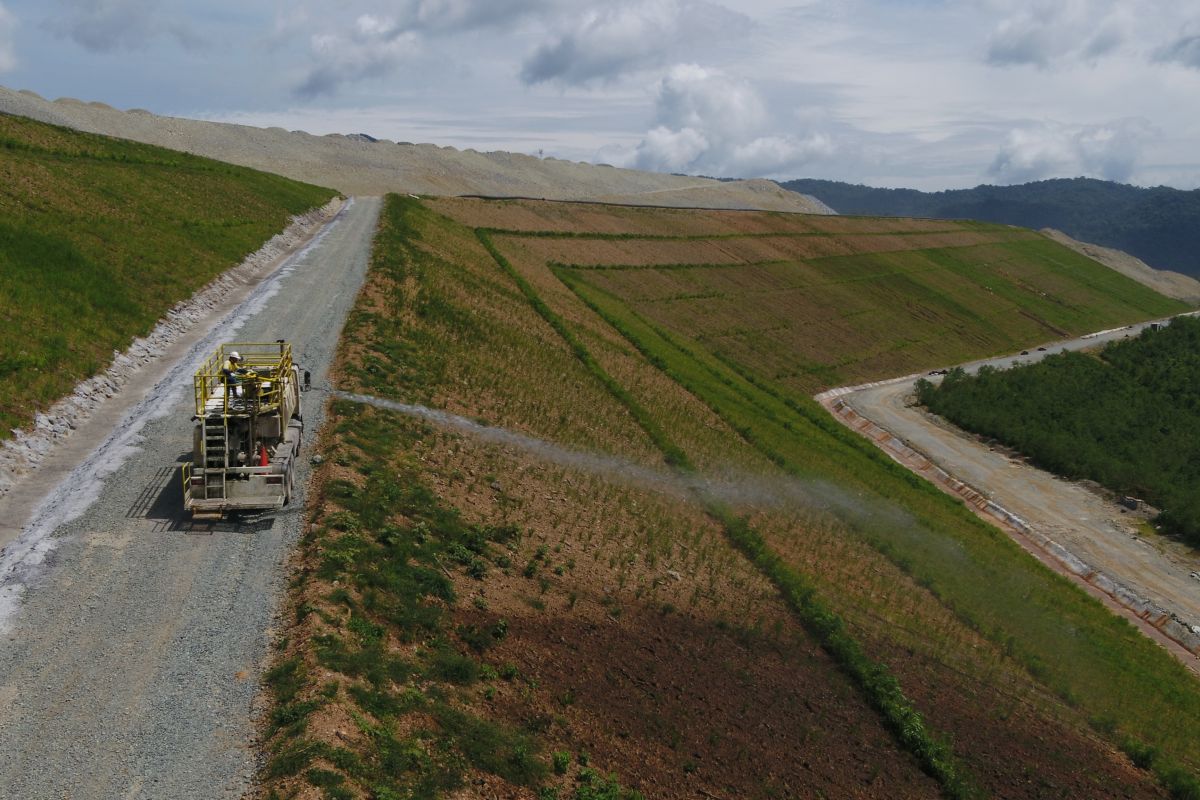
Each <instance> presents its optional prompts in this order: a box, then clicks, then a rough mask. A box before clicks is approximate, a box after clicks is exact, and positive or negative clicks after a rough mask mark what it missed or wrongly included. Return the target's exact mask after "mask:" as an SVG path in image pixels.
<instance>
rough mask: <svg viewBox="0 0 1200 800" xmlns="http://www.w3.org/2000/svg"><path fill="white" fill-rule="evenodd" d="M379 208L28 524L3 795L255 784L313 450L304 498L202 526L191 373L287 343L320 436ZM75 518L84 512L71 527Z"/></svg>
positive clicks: (270, 296)
mask: <svg viewBox="0 0 1200 800" xmlns="http://www.w3.org/2000/svg"><path fill="white" fill-rule="evenodd" d="M379 207H380V202H379V200H378V199H370V198H368V199H362V198H360V199H358V200H357V201H355V202H353V203H351V204H350V205H349V206H348V207H347V208H346V209H344V210H343V211H342V213H341V214H340V215H339V216H338V218H337V219H336V220H334V221H333V222H332V223H330V224H329V225H328V226H327V227H326V228H325V229H324V230H323V231H322V233H321V234H320V235H319V236H318V238H317V239H316V240H314V242H313V243H312V244H311V245H310V246H309V247H308V248H306V249H305V250H303V251H302V252H300V253H298V254H297V255H295V256H293V257H292V258H291V259H290V260H289V261H287V262H285V264H284V265H283V266H282V267H281V268H280V270H279V271H278V272H277V273H275V274H274V276H273V277H271V278H270V279H268V280H267V281H265V282H264V283H263V284H261V285H260V286H259V287H258V288H257V289H256V290H255V291H254V293H253V294H252V295H251V296H250V298H249V299H248V300H246V301H245V302H244V303H243V304H242V305H241V306H240V307H239V308H238V309H237V310H235V311H234V312H232V313H231V315H230V316H229V317H228V318H226V319H225V320H223V321H222V322H220V323H219V324H218V325H217V326H216V328H215V329H214V330H213V331H212V333H211V334H209V335H208V337H207V338H206V339H205V340H204V341H202V342H200V343H198V344H197V345H195V346H194V347H193V348H192V349H191V351H190V352H189V353H188V354H187V355H186V356H185V357H183V358H182V359H180V360H179V361H177V362H176V363H174V364H173V365H171V367H170V368H169V370H168V372H167V377H166V378H164V379H163V381H162V382H161V383H159V384H158V385H157V386H156V387H155V389H154V390H153V391H151V392H150V393H149V394H148V395H147V397H146V399H145V400H143V401H141V403H140V405H138V406H137V407H136V409H134V410H133V415H132V416H130V417H128V418H127V420H128V422H127V423H126V428H125V430H118V431H115V432H114V434H113V435H112V436H111V437H109V438H108V439H107V440H106V441H105V443H104V444H103V445H101V446H100V448H99V449H98V450H97V451H96V452H95V453H93V455H92V456H91V457H89V458H88V459H86V460H85V461H84V462H83V463H81V464H80V466H79V467H78V468H77V469H76V471H75V472H74V473H72V474H71V476H70V477H69V478H68V479H67V481H65V482H64V485H63V486H61V487H59V488H58V489H56V490H55V492H54V493H53V496H52V499H51V501H50V502H48V503H47V504H45V505H44V506H43V507H42V508H41V509H40V510H39V512H38V513H37V514H36V515H35V516H34V518H33V519H32V521H31V522H30V523H29V524H28V525H27V526H26V527H25V529H24V533H23V535H22V540H21V541H20V542H18V544H23V545H25V549H26V550H27V551H28V552H30V553H31V554H34V553H36V557H34V556H31V557H30V558H29V559H28V561H29V563H27V564H22V563H20V561H17V562H16V563H13V561H12V558H13V557H12V556H11V555H10V554H6V557H8V558H9V562H8V563H6V564H5V565H4V567H5V570H3V571H2V574H0V580H2V581H3V584H2V585H0V590H2V591H3V593H4V594H3V597H0V794H2V795H3V796H4V797H5V798H6V800H23V799H24V798H51V797H52V798H56V800H57V799H59V798H78V799H80V800H82V799H83V798H129V800H133V799H134V798H165V797H173V798H226V797H229V798H232V797H241V796H242V795H243V793H244V792H245V791H246V790H247V789H248V788H249V787H250V785H251V781H252V779H253V777H254V773H255V770H256V754H255V751H254V749H253V741H254V730H253V722H252V718H253V712H254V708H255V701H256V697H257V695H258V676H259V675H260V674H261V671H262V667H263V664H264V663H265V660H266V658H267V656H268V647H269V644H270V638H271V634H270V626H271V624H272V620H273V615H274V613H275V612H276V610H277V603H278V602H279V598H280V597H281V594H282V589H283V579H284V561H285V558H286V555H287V553H288V551H289V549H290V548H291V546H292V544H293V543H294V542H295V541H296V539H297V537H298V536H299V533H300V529H301V526H302V524H303V516H302V509H303V507H304V501H305V489H304V486H305V484H306V481H307V477H308V472H309V469H308V466H307V464H308V462H307V458H306V457H304V453H303V451H302V459H301V464H300V466H299V469H298V471H297V489H298V497H296V498H295V499H294V500H293V502H292V504H291V505H290V506H289V507H287V508H285V509H284V510H283V511H281V512H277V513H273V514H268V515H264V516H262V517H260V518H258V519H257V520H252V521H241V522H237V523H232V522H231V523H219V524H215V525H212V526H205V527H201V526H196V527H195V528H193V527H192V525H191V523H190V520H187V519H186V517H185V515H184V513H183V511H182V505H183V497H182V489H181V486H180V483H179V474H180V473H179V468H180V464H181V463H182V462H183V461H186V460H187V459H188V458H190V453H191V448H192V423H191V416H192V413H193V409H192V392H191V376H192V373H193V371H194V369H195V368H196V366H198V364H199V362H200V361H202V360H203V359H204V358H205V357H206V356H207V355H208V354H209V353H210V352H211V351H212V349H213V348H214V347H215V346H216V345H217V344H218V343H221V342H225V341H260V342H271V341H274V340H276V339H280V338H284V339H288V340H289V341H291V342H292V344H293V352H294V354H295V358H296V361H297V362H298V363H299V364H300V365H301V366H302V368H304V369H308V370H310V371H311V373H312V379H313V387H314V391H313V392H310V393H309V394H307V395H306V396H305V409H304V410H305V426H306V429H305V439H306V443H311V441H312V440H313V436H314V434H315V433H316V430H317V428H318V427H319V425H320V424H321V422H322V417H323V406H324V401H325V399H326V392H325V391H324V390H326V389H327V388H328V383H327V370H328V366H329V363H330V360H331V358H332V355H333V352H334V349H335V347H336V344H337V340H338V336H339V334H340V332H341V328H342V323H343V321H344V319H345V316H346V314H347V313H348V311H349V308H350V307H351V305H352V304H353V301H354V297H355V295H356V293H357V291H358V288H359V286H360V285H361V283H362V280H363V277H364V275H365V273H366V268H367V260H368V255H369V252H370V245H371V238H372V235H373V233H374V228H375V221H376V219H377V217H378V213H379ZM115 465H119V466H116V468H115V469H113V467H114V466H115ZM89 496H91V497H94V498H95V499H94V501H91V502H90V503H89V501H88V497H89ZM78 498H83V499H82V500H81V499H78ZM85 506H86V507H85ZM74 511H82V513H79V514H78V516H75V517H74V518H73V519H70V520H69V521H65V522H63V521H62V520H63V519H64V515H65V516H66V517H70V516H72V515H73V512H74ZM38 542H41V544H40V545H38V546H31V544H33V545H37V543H38ZM4 598H7V601H8V602H3V601H4ZM14 598H19V602H13V600H14Z"/></svg>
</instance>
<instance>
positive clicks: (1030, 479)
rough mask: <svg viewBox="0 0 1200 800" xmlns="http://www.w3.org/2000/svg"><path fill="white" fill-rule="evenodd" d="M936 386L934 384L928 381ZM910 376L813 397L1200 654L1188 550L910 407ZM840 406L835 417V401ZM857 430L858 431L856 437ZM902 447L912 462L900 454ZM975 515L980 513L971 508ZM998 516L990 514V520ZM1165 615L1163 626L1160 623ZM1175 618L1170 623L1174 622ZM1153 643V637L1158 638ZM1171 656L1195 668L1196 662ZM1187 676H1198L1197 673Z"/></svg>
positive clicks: (1077, 345) (1108, 335)
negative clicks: (941, 476) (869, 429)
mask: <svg viewBox="0 0 1200 800" xmlns="http://www.w3.org/2000/svg"><path fill="white" fill-rule="evenodd" d="M1141 327H1142V326H1137V327H1136V328H1134V329H1122V330H1118V331H1109V332H1103V333H1102V334H1100V335H1090V336H1088V337H1085V338H1081V339H1077V340H1073V341H1071V342H1063V343H1057V344H1055V345H1053V346H1048V347H1047V348H1046V350H1044V351H1038V350H1034V351H1032V352H1030V353H1028V354H1026V355H1023V356H1014V357H1006V358H1002V359H991V360H988V361H983V362H976V363H974V364H972V365H969V367H968V369H969V371H975V370H977V369H978V368H979V366H981V365H982V364H985V363H987V364H993V365H996V366H999V367H1005V366H1010V365H1012V364H1013V363H1014V362H1016V361H1032V360H1036V359H1038V358H1041V357H1044V356H1045V355H1048V354H1049V353H1052V352H1058V351H1059V350H1061V349H1082V348H1086V347H1092V346H1095V345H1097V344H1099V343H1101V342H1104V341H1109V340H1113V339H1117V338H1121V337H1123V336H1125V335H1127V334H1128V335H1133V334H1135V333H1136V332H1137V331H1138V329H1140V328H1141ZM935 380H936V379H935ZM915 381H916V376H909V377H907V378H903V379H897V380H895V381H889V382H883V383H881V384H877V385H873V386H870V385H869V386H866V387H850V388H849V389H839V390H834V391H832V392H827V393H825V394H823V395H819V396H818V399H819V400H821V402H823V403H824V404H825V405H826V407H829V408H831V409H833V408H834V406H835V405H836V406H838V408H837V409H835V414H836V415H837V416H839V417H840V418H841V419H843V421H850V420H851V419H852V418H853V417H854V415H855V414H857V415H858V416H860V417H862V418H865V419H866V420H869V421H870V422H871V423H874V424H875V425H876V426H878V427H879V428H882V429H883V431H886V434H890V435H891V437H896V438H898V439H899V440H901V443H896V442H893V441H890V440H888V439H887V438H886V434H884V435H883V436H884V438H883V439H882V440H881V438H880V437H879V436H876V437H875V438H876V439H877V441H881V443H882V444H884V445H885V449H888V450H889V452H891V453H892V454H893V457H897V460H899V461H901V463H904V464H905V465H906V466H909V467H910V468H916V469H920V470H921V471H922V472H925V473H928V472H930V471H931V470H930V469H929V467H928V466H927V464H928V462H932V466H933V470H936V468H937V467H940V468H941V470H944V471H945V472H946V473H949V475H950V476H953V478H956V479H958V480H959V481H962V482H964V483H966V484H968V487H967V488H964V489H962V490H961V491H962V492H965V493H967V494H970V493H971V490H972V489H973V490H975V491H977V492H978V493H980V494H981V495H983V498H981V500H980V502H986V501H991V503H993V504H994V506H993V510H995V509H994V507H995V506H998V507H1000V509H1002V510H1003V511H1006V512H1008V513H1010V514H1012V515H1015V517H1017V518H1018V520H1017V525H1018V527H1020V526H1021V524H1022V523H1023V524H1024V525H1025V526H1027V529H1028V532H1029V533H1030V534H1031V535H1030V536H1029V537H1022V540H1023V541H1022V543H1023V544H1029V542H1030V541H1035V542H1038V543H1039V549H1040V550H1042V551H1043V553H1041V554H1039V555H1044V556H1046V557H1045V558H1043V560H1046V561H1048V563H1050V562H1053V563H1054V565H1055V566H1056V568H1058V569H1060V571H1063V572H1066V573H1069V574H1073V575H1074V576H1075V577H1076V578H1078V579H1086V581H1087V583H1088V585H1089V587H1090V588H1093V589H1100V590H1102V591H1103V592H1104V593H1105V594H1106V595H1108V596H1109V597H1110V598H1111V599H1112V600H1113V601H1114V602H1115V603H1116V604H1118V605H1120V606H1122V607H1123V609H1124V610H1125V611H1126V613H1130V614H1131V615H1132V616H1135V617H1138V618H1140V620H1142V621H1143V627H1144V624H1145V622H1150V623H1154V627H1155V629H1156V630H1157V631H1161V632H1164V633H1166V634H1167V635H1168V636H1169V637H1170V638H1171V639H1174V640H1175V641H1176V642H1180V643H1181V644H1182V645H1183V646H1184V647H1185V648H1187V649H1188V650H1190V651H1191V652H1192V653H1193V654H1196V653H1197V651H1198V650H1200V648H1198V647H1197V643H1198V642H1200V638H1197V635H1198V634H1200V555H1198V554H1197V553H1196V551H1195V550H1193V549H1191V548H1189V547H1187V546H1185V545H1182V544H1179V543H1178V542H1174V541H1171V540H1167V539H1163V538H1161V537H1157V536H1155V537H1146V536H1144V535H1142V533H1141V532H1139V530H1138V529H1137V525H1136V522H1137V520H1136V519H1132V518H1131V517H1130V515H1129V514H1127V513H1125V512H1123V510H1122V508H1121V507H1120V506H1118V505H1117V504H1116V503H1113V502H1110V501H1107V500H1105V499H1104V498H1102V497H1101V496H1099V495H1098V494H1096V493H1095V492H1094V491H1092V490H1090V489H1088V488H1086V487H1084V486H1082V485H1079V484H1076V483H1072V482H1069V481H1065V480H1062V479H1059V478H1057V477H1055V476H1054V475H1052V474H1050V473H1048V472H1045V471H1043V470H1040V469H1037V468H1035V467H1032V466H1030V465H1028V464H1026V463H1024V462H1023V461H1021V460H1018V459H1014V458H1011V457H1009V456H1008V455H1006V454H1005V453H1004V452H1002V451H999V450H994V449H991V448H989V447H988V446H987V445H985V444H983V443H982V442H980V441H979V440H977V439H976V438H975V437H972V436H970V435H969V434H966V433H964V432H963V431H961V430H959V429H957V428H955V427H954V426H952V425H950V424H949V423H947V422H945V421H944V420H942V419H940V418H939V417H936V416H934V415H931V414H929V413H927V412H925V411H923V410H922V409H920V408H918V407H915V406H913V405H912V395H913V391H914V383H915ZM839 400H840V401H841V403H844V404H845V406H844V407H842V406H841V405H840V404H839V403H838V401H839ZM863 425H864V423H861V422H860V423H859V424H858V425H856V427H860V428H861V427H863ZM905 445H907V446H908V448H911V449H912V450H913V451H916V452H915V453H911V454H909V453H906V452H905V447H904V446H905ZM977 505H978V504H977ZM994 515H995V514H994V513H993V516H994ZM1164 612H1165V619H1164ZM1172 617H1173V618H1172ZM1156 638H1157V637H1156ZM1173 650H1174V651H1176V653H1177V655H1182V657H1183V658H1184V659H1185V660H1186V661H1189V662H1194V661H1195V659H1194V655H1193V656H1188V655H1187V654H1186V653H1181V652H1180V651H1179V648H1173ZM1192 666H1193V667H1194V666H1196V664H1195V663H1193V664H1192Z"/></svg>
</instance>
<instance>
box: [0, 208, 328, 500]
mask: <svg viewBox="0 0 1200 800" xmlns="http://www.w3.org/2000/svg"><path fill="white" fill-rule="evenodd" d="M344 202H345V201H344V200H343V199H342V198H340V197H338V198H334V199H333V200H330V201H329V203H327V204H326V205H325V206H323V207H321V208H314V209H312V210H310V211H308V212H306V213H304V214H298V215H296V216H294V217H292V221H291V223H290V224H289V225H288V226H287V228H285V229H284V230H283V231H282V232H281V233H278V234H276V235H275V236H273V237H271V239H269V240H268V241H267V243H266V244H264V245H263V246H262V247H260V248H259V249H258V250H257V251H255V252H254V253H251V254H250V255H249V256H247V257H246V259H245V260H244V261H243V262H242V263H241V264H239V265H237V266H236V267H233V268H232V269H229V270H226V271H225V272H223V273H221V274H220V275H218V276H217V277H216V278H214V279H213V280H212V281H210V282H209V283H208V285H206V286H205V287H204V288H202V289H200V290H199V291H198V292H196V293H195V294H194V295H192V296H191V297H190V298H188V299H187V300H183V301H180V302H179V303H177V304H176V305H175V306H174V307H173V308H172V309H171V310H170V311H168V312H167V313H166V314H165V315H164V316H163V318H162V319H161V320H159V322H158V324H157V325H155V326H154V329H153V330H152V331H150V333H149V334H148V335H146V336H145V337H139V338H136V339H134V340H133V342H132V343H131V344H130V345H129V347H128V348H127V349H126V350H125V351H124V352H115V351H114V352H113V360H112V363H111V364H110V365H109V367H108V369H106V370H105V371H104V372H102V373H100V374H99V375H94V376H92V377H91V378H88V379H86V380H84V381H81V382H80V383H79V384H78V385H77V386H76V387H75V389H74V391H73V392H72V393H71V394H69V395H67V396H66V397H64V398H63V399H61V400H59V401H58V402H57V403H55V404H54V405H53V406H51V407H50V408H49V409H48V410H46V411H45V412H42V413H39V414H38V415H37V416H36V417H35V418H34V422H33V425H32V426H31V427H29V428H21V429H14V430H13V438H11V439H8V440H6V441H4V442H3V443H0V497H3V496H4V495H5V494H7V493H8V491H9V490H10V489H11V488H12V487H13V485H14V484H15V483H16V482H17V480H18V479H19V478H20V477H21V476H23V475H25V474H27V473H29V472H31V471H33V470H35V469H37V467H38V466H39V465H40V464H41V463H42V461H44V460H45V458H46V456H47V454H49V453H50V451H51V450H52V449H53V448H54V446H55V445H56V444H58V443H59V442H61V441H63V440H64V439H65V438H66V437H68V436H70V435H71V433H72V432H73V431H74V430H75V428H76V427H77V426H78V425H79V424H80V423H81V422H83V421H84V420H86V419H87V418H88V417H89V416H90V414H91V412H92V411H93V410H94V409H96V408H97V407H98V406H99V405H100V404H101V403H103V402H104V401H105V400H108V399H110V398H112V397H114V396H115V395H116V394H117V393H118V392H120V391H121V389H122V388H124V387H125V386H126V385H128V384H129V383H130V381H132V380H133V379H135V378H136V377H137V375H138V373H139V372H140V371H141V369H142V368H143V367H144V366H145V365H146V364H148V363H150V362H151V361H153V360H154V359H156V358H158V357H159V356H161V355H162V354H163V353H164V352H165V351H166V350H167V348H169V347H170V346H171V345H172V344H173V343H174V342H175V341H177V340H178V339H179V338H180V337H181V336H182V335H183V334H185V333H186V332H188V331H189V330H191V329H192V328H193V327H194V326H195V325H196V324H197V323H199V322H201V321H203V320H204V319H206V318H207V317H208V316H209V315H210V314H211V312H212V311H213V309H214V308H216V307H217V306H218V305H219V304H220V303H221V301H222V299H223V298H224V297H225V296H226V295H228V294H229V292H230V291H232V290H233V289H234V288H236V287H238V286H242V285H245V284H246V283H248V282H250V281H252V280H254V276H255V275H256V274H257V273H258V272H260V271H261V270H262V269H263V268H265V267H266V266H268V265H270V264H272V263H274V262H275V261H277V260H278V259H280V258H281V257H283V256H284V255H286V254H287V253H289V252H291V251H292V250H293V249H295V247H296V246H297V245H299V244H300V243H302V242H304V241H305V240H306V239H308V237H310V236H311V235H312V234H313V233H314V232H315V231H316V230H318V229H319V228H320V227H321V226H322V225H324V224H325V223H326V222H328V221H329V220H331V219H333V217H334V216H335V215H336V214H337V213H338V211H340V210H341V208H342V205H343V204H344Z"/></svg>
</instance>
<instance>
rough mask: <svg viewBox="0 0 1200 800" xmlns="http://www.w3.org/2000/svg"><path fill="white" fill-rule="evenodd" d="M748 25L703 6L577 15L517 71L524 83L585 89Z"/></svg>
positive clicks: (632, 6) (618, 6)
mask: <svg viewBox="0 0 1200 800" xmlns="http://www.w3.org/2000/svg"><path fill="white" fill-rule="evenodd" d="M748 27H749V20H748V19H747V18H746V17H745V16H743V15H742V14H738V13H735V12H732V11H730V10H729V9H727V8H725V7H723V6H720V5H717V4H715V3H711V2H707V0H636V1H635V2H630V1H629V0H626V2H619V3H613V4H598V5H595V6H593V7H591V8H588V9H585V10H583V11H582V12H581V13H577V14H575V15H573V16H572V18H571V19H570V20H569V21H568V22H567V27H566V29H565V30H562V31H560V32H559V33H557V34H556V35H555V36H554V37H552V38H551V39H550V40H549V41H547V42H544V43H543V44H542V45H540V46H539V47H538V48H537V49H536V50H535V51H534V52H533V54H532V55H530V56H529V57H528V58H527V59H526V60H525V63H524V65H523V66H522V68H521V79H522V80H523V81H525V82H526V83H530V84H534V83H543V82H546V81H560V82H562V83H565V84H584V83H588V82H589V81H595V80H611V79H614V78H617V77H619V76H621V75H623V74H625V73H627V72H630V71H634V70H639V69H645V68H648V67H655V66H660V65H662V64H665V63H668V62H669V61H670V60H671V59H673V58H674V57H675V56H676V55H677V54H678V53H679V52H680V50H682V49H684V48H688V49H692V50H695V49H701V48H705V47H706V46H708V45H711V44H714V43H716V42H718V41H721V40H722V39H727V38H729V37H731V36H734V35H736V34H738V33H741V32H744V31H745V30H746V29H747V28H748Z"/></svg>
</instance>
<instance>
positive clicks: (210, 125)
mask: <svg viewBox="0 0 1200 800" xmlns="http://www.w3.org/2000/svg"><path fill="white" fill-rule="evenodd" d="M0 113H6V114H16V115H19V116H24V117H30V118H32V119H37V120H41V121H43V122H49V123H53V124H55V125H64V126H66V127H69V128H75V129H77V130H81V131H88V132H91V133H101V134H105V135H107V136H117V137H120V138H122V139H132V140H134V141H137V142H145V143H147V144H154V145H158V146H160V147H167V148H170V149H172V150H184V151H186V152H189V153H196V154H198V155H202V156H208V157H210V158H216V159H219V160H221V161H228V162H232V163H234V164H241V165H243V166H247V167H253V168H255V169H261V170H265V171H267V172H274V173H276V174H279V175H286V176H287V177H289V178H295V179H297V180H302V181H307V182H309V183H315V184H318V185H320V186H330V187H333V188H336V189H337V190H338V191H340V192H342V193H344V194H347V195H381V194H386V193H388V192H413V193H417V194H433V195H463V194H482V195H493V196H500V197H536V198H545V199H547V200H603V201H605V202H612V203H632V204H636V205H663V206H676V207H700V208H744V209H762V210H767V211H797V212H804V213H810V214H825V213H829V209H828V207H827V206H825V205H824V204H822V203H820V202H818V201H816V200H814V199H813V198H810V197H808V196H806V195H801V194H797V193H795V192H789V191H787V190H786V189H784V188H782V187H781V186H779V185H778V184H776V183H774V182H772V181H766V180H750V181H731V182H721V181H716V180H711V179H709V178H691V177H684V176H679V175H665V174H661V173H656V172H641V171H639V170H631V169H617V168H614V167H606V166H598V165H595V164H584V163H577V162H572V161H562V160H559V159H556V158H546V159H540V158H535V157H533V156H526V155H520V154H518V153H504V152H493V153H480V152H476V151H475V150H456V149H455V148H453V147H438V146H437V145H433V144H408V143H397V142H392V141H388V140H386V139H380V140H378V141H370V140H368V139H366V138H363V137H359V136H341V135H330V136H312V135H310V134H307V133H304V132H303V131H285V130H283V129H282V128H252V127H248V126H245V125H230V124H227V123H218V122H204V121H200V120H190V119H181V118H177V117H162V116H158V115H156V114H151V113H149V112H147V111H141V110H134V111H118V110H117V109H114V108H112V107H111V106H107V105H104V104H103V103H83V102H80V101H78V100H72V99H69V98H68V99H60V100H55V101H53V102H51V101H48V100H44V99H43V98H41V97H40V96H38V95H37V94H34V93H33V92H23V91H22V92H18V91H13V90H11V89H6V88H4V87H0Z"/></svg>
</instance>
